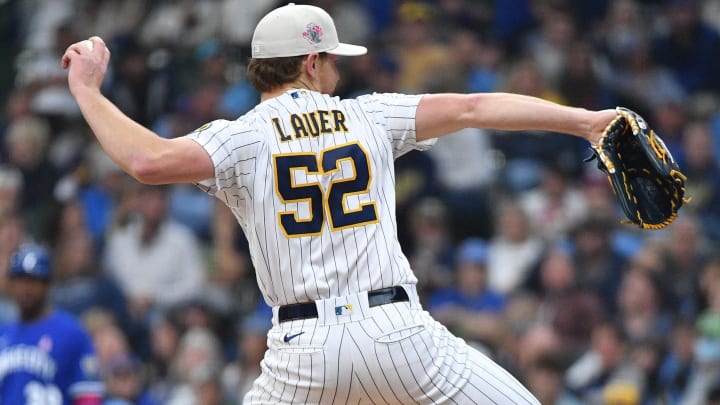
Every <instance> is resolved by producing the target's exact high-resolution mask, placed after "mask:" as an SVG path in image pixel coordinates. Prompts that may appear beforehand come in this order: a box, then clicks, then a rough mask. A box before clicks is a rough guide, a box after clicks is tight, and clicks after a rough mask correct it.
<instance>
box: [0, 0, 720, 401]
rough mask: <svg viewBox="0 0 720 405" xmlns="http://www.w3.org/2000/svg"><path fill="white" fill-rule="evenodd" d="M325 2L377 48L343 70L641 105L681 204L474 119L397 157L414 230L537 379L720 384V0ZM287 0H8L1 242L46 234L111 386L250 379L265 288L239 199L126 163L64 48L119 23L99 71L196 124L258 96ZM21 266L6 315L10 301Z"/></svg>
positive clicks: (547, 144) (487, 331) (105, 33)
mask: <svg viewBox="0 0 720 405" xmlns="http://www.w3.org/2000/svg"><path fill="white" fill-rule="evenodd" d="M311 3H312V4H314V5H318V6H321V7H324V8H325V9H326V10H328V11H329V12H330V14H331V15H333V16H334V17H335V20H336V24H337V26H338V30H339V31H340V37H341V39H343V40H345V41H348V42H352V43H362V44H366V45H368V47H369V49H370V53H369V54H368V55H366V56H363V57H358V58H346V59H342V60H341V61H340V64H341V66H340V68H341V77H342V80H341V83H340V85H339V88H338V89H337V95H340V96H344V97H352V96H355V95H358V94H362V93H364V92H372V91H377V92H407V93H423V92H445V91H450V92H490V91H509V92H517V93H523V94H529V95H533V96H538V97H542V98H545V99H549V100H552V101H556V102H559V103H565V104H569V105H576V106H582V107H586V108H589V109H601V108H612V107H614V106H616V105H623V106H627V107H629V108H632V109H634V110H636V111H637V112H639V113H641V114H643V115H644V116H645V117H646V118H647V119H648V121H649V122H650V123H651V125H652V126H653V127H654V128H655V130H656V131H657V132H658V133H659V134H660V135H661V136H662V137H663V138H664V140H665V141H666V143H667V144H668V146H669V147H670V149H671V150H672V151H673V154H674V156H675V158H676V160H677V161H678V162H679V164H680V166H681V167H682V169H683V171H684V172H685V173H686V174H687V177H688V184H687V186H688V194H689V195H690V196H691V197H692V198H693V200H692V203H691V204H690V205H688V206H686V207H684V208H683V210H682V211H681V215H680V217H679V218H678V219H677V220H676V221H675V222H674V223H673V224H672V225H671V226H669V227H668V228H667V229H665V230H663V231H642V232H641V231H639V230H637V229H635V228H632V227H630V226H627V225H620V224H619V220H620V219H621V218H622V214H621V212H620V210H619V207H618V206H617V204H616V201H615V199H614V196H613V195H612V194H611V190H610V188H609V187H608V185H607V181H606V179H605V178H604V177H603V176H602V175H601V173H600V172H599V171H598V170H596V168H595V164H594V163H584V162H583V159H584V158H585V157H587V156H588V155H589V152H588V149H587V145H586V144H584V143H583V142H584V141H579V140H576V139H574V138H572V137H567V136H561V135H558V134H550V133H543V134H540V133H512V134H510V133H499V132H496V131H487V130H474V129H473V130H466V131H463V132H462V133H460V134H456V135H453V136H450V137H448V138H443V139H442V140H440V141H439V142H438V143H437V145H436V146H435V147H434V148H433V149H432V150H431V151H430V152H426V153H420V152H415V153H412V154H409V155H408V156H405V157H403V158H402V159H399V160H398V161H397V162H396V168H397V184H396V187H397V192H398V218H399V219H398V225H399V232H400V237H401V242H402V244H403V247H404V249H405V251H406V253H407V255H408V257H409V259H410V260H411V263H412V265H413V267H414V269H415V271H416V273H417V275H418V277H419V278H420V285H419V286H420V290H421V292H422V297H423V303H424V305H425V306H426V307H427V308H428V309H429V310H430V311H431V312H432V313H433V315H435V316H436V317H437V318H438V319H439V320H441V321H442V322H444V323H445V324H446V325H447V326H448V327H449V328H451V329H452V330H453V331H455V332H456V333H457V334H459V335H460V336H463V337H464V338H466V339H467V340H468V341H471V342H474V343H476V344H477V345H478V347H480V348H482V349H483V350H485V351H486V353H488V355H489V356H491V357H493V358H494V359H496V360H497V361H498V362H500V363H501V364H502V365H503V366H505V367H507V368H508V369H509V370H511V371H512V373H513V374H514V375H516V376H517V377H518V378H519V379H521V380H522V381H523V382H524V383H525V384H527V386H528V387H529V388H530V389H531V391H533V393H534V394H535V395H537V396H538V398H539V399H540V400H541V401H542V403H543V404H547V405H550V404H553V405H561V404H562V405H570V404H627V405H632V404H683V405H690V404H704V403H715V404H718V403H720V249H719V247H720V170H719V167H720V165H719V159H720V108H719V106H720V34H719V31H720V2H718V1H716V0H705V1H701V0H584V1H570V0H427V1H404V0H395V1H392V0H355V1H351V0H317V1H313V2H311ZM281 4H283V2H277V1H275V0H197V1H185V0H177V1H171V0H151V1H145V0H54V1H44V0H17V1H13V0H0V59H2V60H3V61H5V62H4V63H3V64H2V66H0V105H1V106H2V115H0V268H3V267H4V266H5V265H6V263H7V260H8V257H9V255H10V253H11V252H12V251H13V250H14V249H15V248H16V247H17V246H18V245H19V244H20V243H22V242H23V241H26V240H35V241H38V242H41V243H43V244H45V245H46V246H48V247H50V249H51V250H52V252H53V255H54V262H53V263H54V277H55V279H54V287H53V289H52V294H51V297H52V303H53V305H54V306H56V307H59V308H62V309H65V310H67V311H69V312H72V313H74V314H76V315H77V316H78V317H80V318H81V319H82V321H83V322H84V324H85V326H86V327H87V328H88V330H89V331H90V333H91V335H92V337H93V339H94V342H95V345H96V349H97V351H98V356H99V360H100V365H101V370H102V372H103V378H104V380H105V383H106V388H107V392H108V403H139V404H153V403H167V404H188V403H198V404H208V405H210V404H239V403H240V399H241V398H242V394H243V393H244V392H245V390H246V389H247V387H248V385H249V384H251V382H252V381H253V379H254V377H255V376H256V375H257V374H258V373H259V360H260V359H261V358H262V354H263V351H264V347H265V333H266V332H267V330H268V328H269V326H270V325H269V321H270V314H269V312H268V308H267V307H266V306H265V305H264V303H263V302H262V299H261V298H260V296H259V294H258V291H257V287H256V286H255V278H254V274H253V269H252V265H251V263H250V262H249V259H248V256H247V254H246V252H247V249H246V243H245V240H244V237H243V235H242V233H241V232H240V231H239V228H238V227H237V225H236V223H235V220H234V218H233V217H232V215H231V214H230V213H229V211H228V210H227V209H226V208H225V207H224V206H222V205H220V203H216V202H215V201H214V200H213V199H212V198H210V197H208V196H207V195H205V194H203V193H202V192H201V191H200V190H199V189H196V188H195V187H194V186H192V185H176V186H171V187H170V186H166V187H148V186H143V185H140V184H137V183H136V182H134V180H132V179H131V178H129V177H128V176H126V175H125V174H123V173H122V172H120V171H119V169H118V168H117V166H115V165H114V164H113V163H112V162H111V161H110V160H109V159H108V158H107V156H106V155H105V154H104V153H103V152H102V151H101V150H100V149H99V147H98V145H97V144H96V142H95V141H94V138H93V136H92V134H91V133H90V132H89V129H88V127H87V126H86V125H85V124H84V121H83V120H82V117H81V116H80V113H79V110H78V108H77V106H76V104H75V103H74V101H73V99H72V97H71V95H70V94H69V92H68V89H67V85H66V74H65V72H64V71H63V70H61V68H60V56H61V54H62V53H63V52H64V49H65V48H66V46H67V45H69V44H70V43H72V42H75V41H77V40H79V39H83V38H86V37H89V36H91V35H100V36H102V37H103V38H104V39H105V41H106V42H107V43H108V44H109V47H110V49H111V51H112V52H113V57H112V61H111V64H112V66H111V70H110V72H109V74H108V77H107V78H106V81H105V83H104V92H105V94H106V95H107V96H108V97H109V98H111V99H112V100H113V101H114V102H115V103H116V104H117V105H118V106H119V107H120V108H121V109H122V110H123V111H124V112H126V113H127V114H128V115H130V116H131V117H132V118H134V119H135V120H137V121H138V122H140V123H141V124H143V125H146V126H148V127H150V128H152V129H153V130H154V131H155V132H157V133H158V134H160V135H161V136H163V137H177V136H182V135H184V134H186V133H188V132H190V131H192V130H193V129H194V128H197V127H199V126H201V125H202V124H204V123H206V122H208V121H211V120H213V119H215V118H230V119H231V118H233V117H238V116H240V115H241V114H243V113H245V112H246V111H248V110H249V109H251V108H252V107H253V105H254V104H255V103H256V102H257V101H258V95H257V94H256V92H255V91H254V90H253V89H252V88H251V86H250V85H249V83H247V82H246V81H245V77H244V69H245V66H246V63H247V61H248V57H249V47H248V44H249V40H250V38H251V35H252V30H253V28H254V26H255V23H256V22H257V21H258V20H259V18H260V17H261V16H262V15H263V14H264V13H265V12H266V11H268V10H270V9H271V8H273V7H275V6H277V5H281ZM117 135H118V136H122V134H117ZM4 284H5V283H4V282H3V278H0V324H5V323H7V322H10V321H11V320H13V319H14V317H15V316H16V315H15V310H14V307H13V304H12V303H11V302H9V301H8V299H7V298H4V294H2V293H1V292H2V290H3V288H4ZM123 400H124V401H126V402H122V401H123ZM113 401H116V402H113Z"/></svg>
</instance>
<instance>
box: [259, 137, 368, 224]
mask: <svg viewBox="0 0 720 405" xmlns="http://www.w3.org/2000/svg"><path fill="white" fill-rule="evenodd" d="M343 161H347V162H349V163H350V165H351V167H352V169H353V176H352V177H349V178H342V179H337V180H331V181H330V183H329V185H328V186H327V189H324V188H323V186H322V185H321V184H320V183H317V182H315V183H303V184H296V181H295V172H296V171H298V170H300V171H304V172H305V173H306V174H307V175H320V176H330V175H332V174H333V173H335V172H338V171H340V169H341V167H340V166H341V164H342V163H341V162H343ZM273 167H274V169H275V178H276V179H277V181H276V183H275V184H276V189H275V191H276V192H277V195H278V196H279V198H280V201H281V202H283V203H286V204H287V203H293V202H306V203H307V204H308V205H309V211H310V215H309V217H308V218H306V219H304V218H303V219H301V218H300V217H299V215H298V213H297V211H284V212H280V213H278V221H279V224H280V228H281V229H282V230H283V232H284V233H285V235H286V236H287V237H290V238H292V237H300V236H312V235H318V234H320V233H321V232H322V229H323V225H324V224H325V218H326V214H327V217H328V218H329V220H330V223H329V225H330V229H332V230H333V231H336V230H341V229H345V228H351V227H356V226H362V225H366V224H371V223H376V222H378V215H377V206H376V204H375V202H374V201H369V202H364V203H360V204H359V205H358V207H357V208H353V209H350V208H349V207H348V206H347V197H348V196H351V195H361V194H366V193H367V192H368V190H369V188H370V182H371V180H372V173H371V171H370V165H369V162H368V154H367V152H366V151H365V150H364V149H363V148H362V146H360V144H358V143H356V142H353V143H349V144H344V145H339V146H335V147H332V148H328V149H324V150H322V151H321V152H320V154H319V156H318V154H316V153H287V154H279V155H274V156H273Z"/></svg>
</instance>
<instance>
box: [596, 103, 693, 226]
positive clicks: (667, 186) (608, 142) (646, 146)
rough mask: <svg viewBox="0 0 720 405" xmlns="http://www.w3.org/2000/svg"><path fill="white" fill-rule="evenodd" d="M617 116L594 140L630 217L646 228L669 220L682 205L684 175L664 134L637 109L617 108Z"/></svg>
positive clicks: (603, 167) (600, 160)
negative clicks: (666, 144)
mask: <svg viewBox="0 0 720 405" xmlns="http://www.w3.org/2000/svg"><path fill="white" fill-rule="evenodd" d="M615 110H616V111H617V117H615V119H614V120H613V121H612V122H611V123H610V124H608V126H607V127H606V128H605V130H604V131H603V134H602V137H601V138H600V141H598V143H597V144H596V145H592V151H593V156H590V157H589V158H588V160H592V159H593V158H597V160H598V168H599V169H600V170H602V171H603V172H605V174H607V176H608V180H609V181H610V185H611V186H612V188H613V190H614V192H615V195H616V196H617V197H618V200H619V201H620V204H621V205H622V208H623V211H624V212H625V215H626V216H627V217H628V219H629V221H622V222H623V223H634V224H636V225H638V226H639V227H641V228H643V229H661V228H664V227H666V226H667V225H668V224H670V223H671V222H672V221H673V220H674V219H675V217H677V212H678V210H679V209H680V207H682V205H683V204H687V203H688V202H689V201H690V199H689V198H685V197H684V195H685V180H686V177H685V175H683V174H682V173H681V172H680V168H679V167H678V165H677V163H675V160H673V157H672V155H671V154H670V151H669V150H668V148H667V147H666V146H665V143H664V142H663V141H662V139H660V137H659V136H658V135H657V134H656V133H655V131H653V130H652V129H650V128H649V127H648V124H647V122H646V121H645V120H644V119H643V118H642V117H641V116H640V115H638V114H637V113H635V112H633V111H631V110H629V109H627V108H623V107H617V108H616V109H615Z"/></svg>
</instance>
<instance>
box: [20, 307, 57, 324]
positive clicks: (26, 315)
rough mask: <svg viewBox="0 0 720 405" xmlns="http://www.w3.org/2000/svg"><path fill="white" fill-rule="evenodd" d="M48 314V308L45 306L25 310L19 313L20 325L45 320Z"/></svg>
mask: <svg viewBox="0 0 720 405" xmlns="http://www.w3.org/2000/svg"><path fill="white" fill-rule="evenodd" d="M49 313H50V306H49V305H47V303H46V304H44V305H42V306H38V307H37V308H25V309H23V310H21V311H20V321H22V323H32V322H36V321H39V320H40V319H43V318H45V317H46V316H47V315H48V314H49Z"/></svg>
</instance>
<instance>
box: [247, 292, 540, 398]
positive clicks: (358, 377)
mask: <svg viewBox="0 0 720 405" xmlns="http://www.w3.org/2000/svg"><path fill="white" fill-rule="evenodd" d="M403 287H404V288H405V290H406V291H407V293H408V295H409V297H410V301H409V302H399V303H393V304H386V305H381V306H376V307H370V306H369V305H368V300H367V294H366V293H359V294H354V295H350V296H346V297H340V298H332V299H327V300H322V301H317V302H316V305H317V309H318V317H317V318H313V319H303V320H293V321H288V322H282V323H279V322H278V317H277V313H278V309H277V308H273V328H272V329H271V330H270V332H269V333H268V351H267V352H266V354H265V358H264V359H263V361H262V363H261V366H262V374H261V376H260V377H259V378H258V379H257V380H256V381H255V383H254V385H253V388H252V389H251V390H250V392H248V393H247V395H246V396H245V399H244V402H243V403H244V404H246V405H261V404H267V405H278V404H402V405H407V404H498V405H510V404H512V405H516V404H534V405H539V402H538V400H537V399H535V398H534V397H533V395H532V394H531V393H530V392H528V390H527V389H525V387H523V386H522V385H521V384H520V383H519V382H518V381H517V380H516V379H515V378H514V377H513V376H511V375H510V374H509V373H508V372H507V371H505V370H504V369H502V368H501V367H500V366H499V365H497V364H496V363H494V362H493V361H492V360H490V359H489V358H487V357H486V356H485V355H483V354H482V353H480V352H479V351H477V350H476V349H474V348H472V347H470V346H468V345H467V344H466V343H465V341H464V340H462V339H460V338H457V337H455V336H454V335H452V334H451V333H450V332H449V331H448V330H447V329H446V328H445V327H444V326H443V325H441V324H440V323H439V322H437V321H435V320H434V319H433V318H432V317H431V316H430V314H428V313H427V312H426V311H424V310H423V309H422V308H421V306H420V304H419V301H418V298H417V292H416V290H415V286H413V285H405V286H403Z"/></svg>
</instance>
